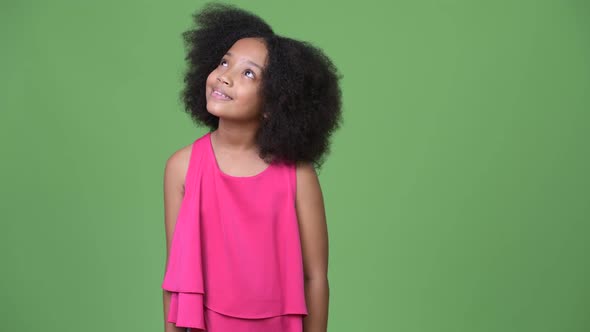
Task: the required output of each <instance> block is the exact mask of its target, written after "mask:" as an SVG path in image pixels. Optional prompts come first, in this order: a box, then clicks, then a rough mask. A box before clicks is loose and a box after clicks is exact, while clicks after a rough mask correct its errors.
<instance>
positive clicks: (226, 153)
mask: <svg viewBox="0 0 590 332" xmlns="http://www.w3.org/2000/svg"><path fill="white" fill-rule="evenodd" d="M228 52H229V54H226V55H225V56H224V58H223V59H221V60H220V65H219V66H218V67H217V68H216V69H215V70H214V71H213V72H211V74H210V75H209V77H208V79H207V86H206V91H205V93H206V94H207V109H208V111H209V112H210V113H212V114H215V115H216V116H218V117H219V127H218V129H217V130H215V131H214V132H212V134H211V143H212V145H213V149H214V151H215V155H216V159H217V163H218V166H219V168H220V169H221V170H222V171H223V172H224V173H226V174H229V175H232V176H253V175H256V174H258V173H260V172H261V171H263V170H264V169H265V168H266V167H268V164H267V163H266V162H265V161H263V160H262V159H260V157H259V156H258V153H257V152H258V150H257V148H256V144H255V140H254V135H255V133H256V130H257V129H258V127H259V119H260V117H261V116H267V115H262V114H260V105H261V100H260V97H259V95H258V92H259V88H260V83H261V79H262V77H261V76H260V74H261V68H262V67H263V66H264V64H265V63H266V57H267V51H266V47H265V45H264V43H263V42H262V41H261V40H260V39H256V38H244V39H240V40H238V41H237V42H236V43H235V44H234V45H233V46H232V47H231V48H230V49H229V50H228ZM215 90H219V91H222V92H223V94H225V95H226V96H229V97H230V99H227V98H224V97H223V96H219V95H214V94H215V93H214V91H215ZM190 150H191V145H187V146H185V147H183V148H182V149H180V150H178V151H176V152H175V153H174V154H172V156H170V158H169V159H168V161H167V162H166V169H165V174H164V205H165V228H166V247H167V254H168V252H169V251H170V245H171V242H172V233H173V230H174V225H175V223H176V218H177V216H178V211H179V209H180V204H181V202H182V198H183V196H184V181H185V177H186V173H187V170H188V163H189V158H190ZM296 172H297V195H296V202H295V206H296V212H297V219H298V223H299V231H300V238H301V249H302V255H303V268H304V277H305V299H306V304H307V308H308V315H307V316H306V317H305V318H304V319H303V331H304V332H326V331H327V324H328V303H329V283H328V276H327V273H328V231H327V224H326V216H325V210H324V201H323V196H322V191H321V187H320V183H319V179H318V176H317V174H316V171H315V169H314V167H313V165H312V164H311V163H299V164H298V165H297V171H296ZM163 292H164V294H163V304H164V315H165V316H164V318H165V319H164V321H165V331H166V332H181V331H182V332H185V329H184V328H178V327H176V326H175V325H174V324H173V323H168V322H166V316H167V313H168V308H169V305H170V293H169V292H168V291H166V290H164V291H163Z"/></svg>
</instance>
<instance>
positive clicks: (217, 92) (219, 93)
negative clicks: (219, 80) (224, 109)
mask: <svg viewBox="0 0 590 332" xmlns="http://www.w3.org/2000/svg"><path fill="white" fill-rule="evenodd" d="M215 93H216V94H218V95H220V96H222V97H225V98H227V99H231V98H230V97H228V96H227V95H224V94H223V93H221V92H219V91H217V90H215Z"/></svg>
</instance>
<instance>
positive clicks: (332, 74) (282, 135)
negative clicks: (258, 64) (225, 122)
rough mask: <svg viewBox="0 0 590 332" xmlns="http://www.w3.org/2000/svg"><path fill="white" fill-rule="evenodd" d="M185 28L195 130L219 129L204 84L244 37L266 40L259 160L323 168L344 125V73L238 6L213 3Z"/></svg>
mask: <svg viewBox="0 0 590 332" xmlns="http://www.w3.org/2000/svg"><path fill="white" fill-rule="evenodd" d="M193 20H194V23H195V27H194V28H193V29H190V30H188V31H185V32H184V33H183V34H182V35H183V38H184V42H185V46H186V48H187V54H186V58H185V60H186V61H187V64H188V68H187V70H186V73H185V76H184V82H185V86H184V89H183V91H182V93H181V98H182V101H183V102H184V104H185V111H186V112H187V113H189V114H190V116H191V118H192V119H193V121H194V122H195V123H196V124H197V125H198V126H206V127H208V128H209V130H210V131H214V130H216V129H217V127H218V125H219V118H218V117H217V116H215V115H213V114H211V113H209V112H208V111H207V107H206V105H207V100H206V96H205V93H204V91H205V83H206V80H207V76H208V75H209V74H210V73H211V72H212V71H213V70H214V69H215V68H216V67H217V66H218V64H219V61H220V59H221V58H222V56H223V55H224V54H225V53H226V52H227V50H228V49H229V48H230V47H231V46H232V45H233V44H234V43H235V42H236V41H238V40H240V39H242V38H248V37H254V38H261V39H262V40H264V42H265V44H266V47H267V50H268V58H267V63H266V65H265V66H264V68H263V70H262V84H261V91H260V93H261V97H262V110H261V113H260V114H266V115H268V116H265V117H262V116H261V117H260V121H261V125H260V127H259V129H258V132H257V133H256V143H257V145H258V147H259V151H260V152H259V154H260V157H261V158H262V159H264V160H268V161H270V162H284V163H298V162H311V163H313V164H314V166H315V168H320V167H321V166H322V164H323V162H324V160H325V157H326V156H327V155H328V154H329V152H330V137H331V135H332V133H333V132H334V131H335V130H336V129H338V128H339V127H340V126H341V124H342V115H341V106H342V102H341V90H340V86H339V80H340V79H341V78H342V75H340V74H339V73H338V70H337V68H336V67H335V66H334V64H333V63H332V61H331V60H330V59H329V58H328V57H327V56H326V55H325V54H324V53H323V52H322V50H321V49H319V48H317V47H315V46H314V45H312V44H311V43H309V42H304V41H298V40H295V39H292V38H288V37H284V36H280V35H277V34H275V33H274V31H273V29H272V28H271V27H270V26H269V25H268V24H267V23H266V22H265V21H264V20H262V19H261V18H260V17H258V16H257V15H255V14H253V13H250V12H248V11H245V10H243V9H239V8H237V7H235V6H233V5H228V4H221V3H208V4H206V5H205V6H204V7H203V8H202V9H201V10H200V11H198V12H196V13H195V14H193Z"/></svg>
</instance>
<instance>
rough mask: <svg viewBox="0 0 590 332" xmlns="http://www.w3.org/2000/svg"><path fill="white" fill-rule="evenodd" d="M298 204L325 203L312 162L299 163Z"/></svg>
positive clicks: (297, 172)
mask: <svg viewBox="0 0 590 332" xmlns="http://www.w3.org/2000/svg"><path fill="white" fill-rule="evenodd" d="M296 174H297V202H298V203H310V202H311V203H316V204H317V203H323V202H322V201H323V199H322V192H321V187H320V182H319V179H318V175H317V173H316V170H315V168H314V167H313V164H312V163H310V162H299V163H297V171H296Z"/></svg>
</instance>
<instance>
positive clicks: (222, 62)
mask: <svg viewBox="0 0 590 332" xmlns="http://www.w3.org/2000/svg"><path fill="white" fill-rule="evenodd" d="M224 63H227V61H226V60H225V59H221V62H219V65H220V66H223V64H224Z"/></svg>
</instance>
